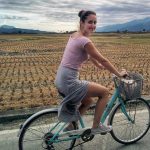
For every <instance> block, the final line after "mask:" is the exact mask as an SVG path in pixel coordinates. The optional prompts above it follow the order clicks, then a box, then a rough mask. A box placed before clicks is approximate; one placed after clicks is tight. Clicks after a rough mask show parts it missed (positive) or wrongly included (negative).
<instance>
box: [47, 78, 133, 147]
mask: <svg viewBox="0 0 150 150" xmlns="http://www.w3.org/2000/svg"><path fill="white" fill-rule="evenodd" d="M114 82H115V81H114ZM115 87H116V88H115V91H114V93H113V95H112V97H111V99H110V100H109V102H108V104H107V106H106V108H105V110H104V112H103V114H102V117H101V122H102V123H104V122H105V120H106V118H107V117H108V116H109V114H110V113H111V110H113V107H114V105H115V104H116V101H117V100H118V101H117V102H119V103H121V105H122V112H123V113H124V114H125V116H126V117H127V119H128V120H129V121H132V119H131V118H130V116H129V115H128V114H127V112H126V108H125V105H124V102H123V100H122V98H121V96H120V93H119V89H118V88H117V86H116V83H115ZM59 123H60V122H59ZM59 123H58V124H59ZM79 123H80V126H81V130H73V131H75V133H74V134H73V131H69V132H68V133H69V134H70V135H71V136H70V137H67V138H65V139H57V138H56V137H63V136H64V135H66V134H68V133H62V134H61V133H60V132H61V131H62V130H63V129H64V127H65V125H66V124H67V123H63V124H62V125H61V126H60V129H59V130H58V131H57V132H56V133H55V134H54V136H53V138H51V139H50V141H48V143H49V144H50V143H57V142H61V141H69V140H73V139H78V138H81V131H82V130H83V129H85V124H84V121H83V119H82V117H80V118H79ZM58 124H56V125H55V126H54V128H56V127H57V126H58ZM54 128H53V129H54ZM53 129H51V131H52V130H53ZM77 131H79V132H78V133H77ZM59 133H60V134H59Z"/></svg>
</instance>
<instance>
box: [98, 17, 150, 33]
mask: <svg viewBox="0 0 150 150" xmlns="http://www.w3.org/2000/svg"><path fill="white" fill-rule="evenodd" d="M96 31H97V32H119V31H128V32H150V17H148V18H144V19H139V20H133V21H130V22H127V23H123V24H114V25H109V26H104V27H98V28H97V30H96Z"/></svg>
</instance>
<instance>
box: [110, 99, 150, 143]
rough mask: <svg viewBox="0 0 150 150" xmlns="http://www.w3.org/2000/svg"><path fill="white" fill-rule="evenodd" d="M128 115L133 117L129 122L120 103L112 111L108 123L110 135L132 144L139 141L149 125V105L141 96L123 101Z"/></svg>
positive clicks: (117, 139) (120, 141) (118, 140)
mask: <svg viewBox="0 0 150 150" xmlns="http://www.w3.org/2000/svg"><path fill="white" fill-rule="evenodd" d="M124 104H125V107H126V111H127V113H128V115H129V116H130V117H131V118H132V119H133V118H134V122H133V123H131V122H129V120H128V119H127V117H126V116H125V115H124V113H122V110H121V104H118V105H117V107H115V109H114V110H113V111H112V113H111V116H110V123H109V124H110V125H112V127H113V130H112V131H111V132H110V133H111V135H112V137H113V138H114V139H115V140H116V141H117V142H119V143H121V144H133V143H135V142H137V141H139V140H140V139H141V138H142V137H144V136H145V134H146V133H147V132H148V130H149V127H150V106H149V104H148V102H147V101H146V100H144V99H142V98H138V99H136V100H134V99H133V100H126V101H124Z"/></svg>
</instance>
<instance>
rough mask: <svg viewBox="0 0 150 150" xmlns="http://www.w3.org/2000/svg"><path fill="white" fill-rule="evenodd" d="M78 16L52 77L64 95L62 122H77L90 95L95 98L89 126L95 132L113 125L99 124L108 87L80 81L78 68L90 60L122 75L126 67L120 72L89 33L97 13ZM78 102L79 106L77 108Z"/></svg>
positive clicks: (90, 98)
mask: <svg viewBox="0 0 150 150" xmlns="http://www.w3.org/2000/svg"><path fill="white" fill-rule="evenodd" d="M78 16H79V17H80V28H79V30H78V31H77V32H75V33H73V34H71V35H70V37H69V40H68V43H67V45H66V48H65V51H64V54H63V57H62V61H61V63H60V65H59V68H58V71H57V75H56V79H55V85H56V87H57V89H58V90H59V92H60V93H62V94H63V95H64V98H63V101H62V103H61V105H60V108H59V113H58V117H59V119H60V120H61V121H64V122H71V121H76V120H78V115H79V114H81V115H83V114H84V113H85V111H86V110H87V109H88V107H89V106H90V105H91V104H92V102H93V101H92V97H98V98H99V99H98V100H97V103H96V109H95V115H94V120H93V126H92V129H93V131H95V132H104V131H106V132H109V131H110V130H111V129H112V127H111V126H104V125H103V124H102V123H100V119H101V115H102V113H103V111H104V109H105V106H106V104H107V102H108V99H109V90H108V89H107V88H106V87H104V86H102V85H100V84H97V83H94V82H89V81H85V80H79V78H78V77H79V71H80V68H81V65H82V64H83V62H85V61H86V60H88V59H90V60H91V61H92V62H93V63H94V65H96V66H97V67H98V68H100V69H103V68H105V69H107V70H108V71H110V72H111V73H113V74H115V75H116V76H118V77H123V76H125V75H126V74H127V72H126V70H122V71H121V72H119V71H118V70H117V69H116V68H115V67H114V66H113V65H112V64H111V62H110V61H109V60H108V59H107V58H105V57H104V56H103V55H102V54H101V53H100V52H99V51H98V50H97V48H96V47H95V45H94V44H93V42H92V41H91V39H90V35H91V33H93V32H94V31H95V29H96V23H97V17H96V13H95V12H93V11H84V10H81V11H80V12H79V14H78ZM78 105H80V106H79V108H78V107H77V106H78ZM72 106H76V107H72ZM77 110H79V112H80V113H78V111H77ZM67 128H68V130H69V129H71V128H72V124H71V123H70V124H69V126H68V127H67Z"/></svg>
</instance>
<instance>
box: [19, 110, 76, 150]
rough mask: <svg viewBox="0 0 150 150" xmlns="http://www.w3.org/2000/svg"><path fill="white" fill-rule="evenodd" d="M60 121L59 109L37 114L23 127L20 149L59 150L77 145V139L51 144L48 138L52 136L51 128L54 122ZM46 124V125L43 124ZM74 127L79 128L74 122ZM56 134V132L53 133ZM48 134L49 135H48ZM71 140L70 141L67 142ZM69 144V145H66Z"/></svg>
mask: <svg viewBox="0 0 150 150" xmlns="http://www.w3.org/2000/svg"><path fill="white" fill-rule="evenodd" d="M57 122H58V111H57V110H53V111H52V110H49V111H47V112H43V113H40V114H39V115H35V117H33V118H32V119H31V120H30V121H29V122H28V123H27V124H26V125H25V126H23V128H22V129H21V130H22V131H21V133H20V136H19V143H18V144H19V150H30V149H31V150H42V149H43V150H44V149H48V150H59V149H61V150H62V149H70V150H71V149H72V148H73V146H74V145H75V142H76V139H73V140H72V141H64V142H60V143H55V144H52V145H51V146H49V145H48V144H47V143H46V139H47V138H50V137H48V136H51V135H50V134H51V133H50V132H49V130H50V128H52V126H50V125H52V124H54V123H57ZM43 125H44V126H43ZM73 126H74V129H76V128H77V126H76V124H75V123H73ZM53 134H54V133H53ZM47 135H48V136H47ZM30 136H31V137H30ZM66 142H69V143H66ZM65 144H67V145H65Z"/></svg>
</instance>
